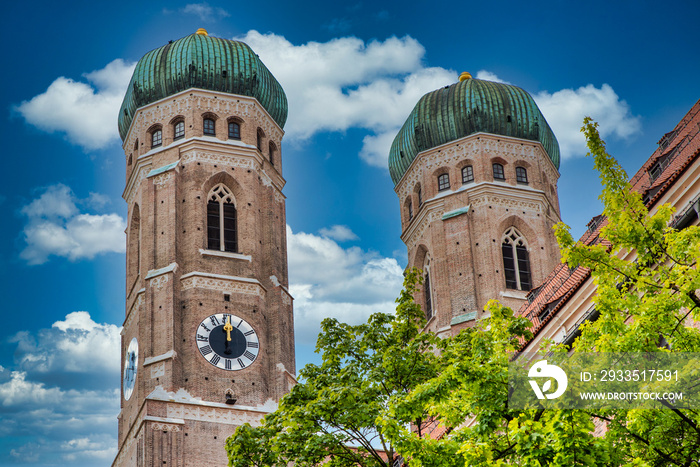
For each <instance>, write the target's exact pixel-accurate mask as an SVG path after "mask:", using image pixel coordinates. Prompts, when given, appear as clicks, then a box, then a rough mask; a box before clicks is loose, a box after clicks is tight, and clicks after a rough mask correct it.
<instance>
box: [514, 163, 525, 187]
mask: <svg viewBox="0 0 700 467" xmlns="http://www.w3.org/2000/svg"><path fill="white" fill-rule="evenodd" d="M515 179H516V181H517V182H518V183H522V184H524V185H527V169H526V168H525V167H516V168H515Z"/></svg>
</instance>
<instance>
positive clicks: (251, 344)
mask: <svg viewBox="0 0 700 467" xmlns="http://www.w3.org/2000/svg"><path fill="white" fill-rule="evenodd" d="M248 347H250V348H251V349H257V348H258V347H260V344H258V343H257V342H248Z"/></svg>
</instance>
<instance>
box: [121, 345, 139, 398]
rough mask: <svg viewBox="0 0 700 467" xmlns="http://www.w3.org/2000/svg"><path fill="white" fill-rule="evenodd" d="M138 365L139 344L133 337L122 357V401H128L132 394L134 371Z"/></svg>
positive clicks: (134, 380) (134, 378)
mask: <svg viewBox="0 0 700 467" xmlns="http://www.w3.org/2000/svg"><path fill="white" fill-rule="evenodd" d="M138 363H139V343H138V341H137V340H136V338H135V337H134V338H133V339H131V342H130V343H129V348H128V349H126V356H125V357H124V383H123V385H122V387H123V388H124V399H125V400H127V401H128V400H129V399H130V398H131V394H133V392H134V383H136V369H137V368H138Z"/></svg>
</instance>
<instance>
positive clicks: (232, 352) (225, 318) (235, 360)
mask: <svg viewBox="0 0 700 467" xmlns="http://www.w3.org/2000/svg"><path fill="white" fill-rule="evenodd" d="M195 340H196V342H197V348H199V353H201V354H202V357H204V359H205V360H206V361H208V362H209V363H211V364H212V365H214V366H215V367H217V368H220V369H222V370H229V371H236V370H242V369H244V368H248V367H249V366H250V365H252V364H253V362H254V361H255V359H256V358H257V357H258V351H259V350H260V341H259V340H258V335H257V334H256V333H255V330H254V329H253V327H252V326H251V325H250V324H248V323H247V322H246V321H245V320H244V319H241V318H239V317H237V316H235V315H230V314H228V313H218V314H216V315H211V316H209V317H207V318H205V319H204V321H202V322H201V323H200V325H199V326H197V331H196V336H195Z"/></svg>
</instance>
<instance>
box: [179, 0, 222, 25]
mask: <svg viewBox="0 0 700 467" xmlns="http://www.w3.org/2000/svg"><path fill="white" fill-rule="evenodd" d="M180 11H182V12H183V13H185V14H188V15H195V16H199V19H200V20H202V21H215V20H217V19H219V18H228V17H229V16H231V14H230V13H229V12H228V11H226V10H224V9H223V8H219V7H216V8H214V7H212V6H210V5H209V4H208V3H206V2H204V3H190V4H187V5H185V7H184V8H182V9H181V10H180Z"/></svg>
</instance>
